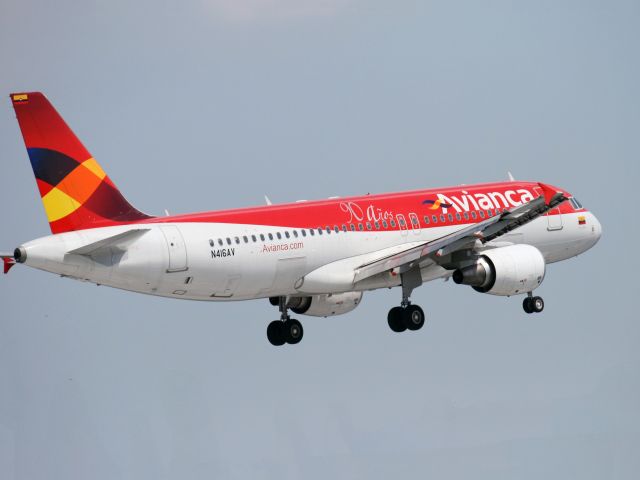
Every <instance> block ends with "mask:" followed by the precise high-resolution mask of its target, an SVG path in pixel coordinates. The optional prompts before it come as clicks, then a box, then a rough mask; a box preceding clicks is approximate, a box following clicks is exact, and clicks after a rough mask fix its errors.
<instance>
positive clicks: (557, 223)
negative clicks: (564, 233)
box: [547, 207, 562, 230]
mask: <svg viewBox="0 0 640 480" xmlns="http://www.w3.org/2000/svg"><path fill="white" fill-rule="evenodd" d="M547 230H562V215H561V214H560V207H556V208H552V209H551V210H549V213H548V214H547Z"/></svg>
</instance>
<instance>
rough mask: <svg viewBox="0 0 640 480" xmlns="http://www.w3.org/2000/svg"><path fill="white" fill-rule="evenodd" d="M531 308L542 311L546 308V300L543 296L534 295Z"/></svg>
mask: <svg viewBox="0 0 640 480" xmlns="http://www.w3.org/2000/svg"><path fill="white" fill-rule="evenodd" d="M531 309H532V310H533V311H534V312H535V313H540V312H541V311H543V310H544V300H543V299H542V297H533V298H532V299H531Z"/></svg>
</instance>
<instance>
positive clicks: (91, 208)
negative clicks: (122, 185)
mask: <svg viewBox="0 0 640 480" xmlns="http://www.w3.org/2000/svg"><path fill="white" fill-rule="evenodd" d="M10 96H11V101H12V103H13V108H14V110H15V112H16V116H17V118H18V123H19V124H20V130H21V131H22V137H23V138H24V143H25V146H26V147H27V152H28V153H29V159H30V160H31V166H32V168H33V173H34V174H35V177H36V183H37V185H38V189H39V190H40V196H41V197H42V203H43V204H44V210H45V212H46V214H47V218H48V220H49V225H50V227H51V232H53V233H62V232H69V231H73V230H83V229H86V228H95V227H103V226H109V225H118V224H123V223H125V224H126V223H132V222H136V221H139V220H144V219H147V218H151V217H149V216H148V215H145V214H144V213H142V212H140V211H138V210H136V209H135V208H134V207H133V206H132V205H131V204H130V203H129V202H128V201H127V200H126V199H125V198H124V197H123V196H122V194H121V193H120V191H119V190H118V189H117V187H116V186H115V185H114V184H113V182H112V181H111V180H110V179H109V177H108V176H107V174H106V173H105V172H104V170H103V169H102V167H101V166H100V165H99V164H98V162H97V161H96V160H95V159H94V158H93V157H92V155H91V154H90V153H89V151H88V150H87V149H86V148H85V147H84V146H83V145H82V143H81V142H80V140H79V139H78V137H76V136H75V134H74V133H73V131H71V129H70V128H69V127H68V126H67V124H66V123H65V121H64V120H63V119H62V117H61V116H60V115H59V114H58V112H57V111H56V110H55V108H53V106H52V105H51V103H49V101H48V100H47V98H46V97H45V96H44V95H43V94H42V93H39V92H29V93H12V94H11V95H10Z"/></svg>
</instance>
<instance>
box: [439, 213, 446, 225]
mask: <svg viewBox="0 0 640 480" xmlns="http://www.w3.org/2000/svg"><path fill="white" fill-rule="evenodd" d="M445 219H446V217H445V216H444V213H443V214H442V215H440V221H441V222H442V223H444V221H445Z"/></svg>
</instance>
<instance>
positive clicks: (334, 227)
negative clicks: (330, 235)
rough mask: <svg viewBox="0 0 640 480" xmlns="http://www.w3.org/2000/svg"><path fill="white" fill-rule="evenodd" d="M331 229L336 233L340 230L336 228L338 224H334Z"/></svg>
mask: <svg viewBox="0 0 640 480" xmlns="http://www.w3.org/2000/svg"><path fill="white" fill-rule="evenodd" d="M333 230H334V231H335V232H336V233H339V232H340V229H339V228H338V225H334V226H333Z"/></svg>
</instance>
